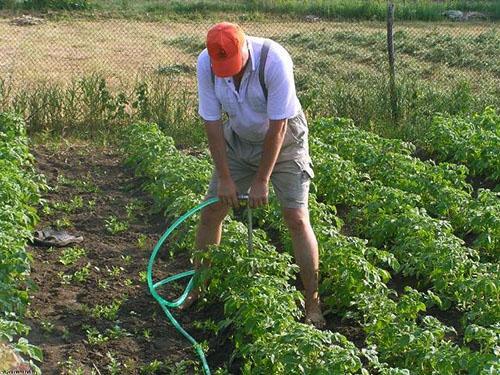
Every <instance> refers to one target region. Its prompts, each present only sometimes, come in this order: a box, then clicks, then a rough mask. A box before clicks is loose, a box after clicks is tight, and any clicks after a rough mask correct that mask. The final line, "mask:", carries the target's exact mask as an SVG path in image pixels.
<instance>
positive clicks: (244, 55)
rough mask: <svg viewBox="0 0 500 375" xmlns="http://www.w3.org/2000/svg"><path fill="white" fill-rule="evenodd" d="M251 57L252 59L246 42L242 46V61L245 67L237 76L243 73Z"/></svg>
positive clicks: (242, 67)
mask: <svg viewBox="0 0 500 375" xmlns="http://www.w3.org/2000/svg"><path fill="white" fill-rule="evenodd" d="M249 57H250V53H249V52H248V44H247V41H246V40H245V43H243V46H241V59H242V63H243V65H242V66H241V70H240V71H239V72H238V73H237V74H241V73H243V71H244V70H245V67H246V64H247V62H248V59H249Z"/></svg>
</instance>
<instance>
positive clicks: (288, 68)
mask: <svg viewBox="0 0 500 375" xmlns="http://www.w3.org/2000/svg"><path fill="white" fill-rule="evenodd" d="M206 45H207V48H206V49H205V50H203V51H202V52H201V53H200V55H199V57H198V66H197V78H198V97H199V114H200V116H201V117H202V118H203V120H204V122H205V128H206V132H207V137H208V144H209V148H210V153H211V155H212V158H213V161H214V164H215V166H214V170H213V174H212V179H211V181H210V184H209V187H208V192H207V195H206V198H207V199H208V198H212V197H216V196H218V197H219V198H220V202H218V203H216V204H213V205H211V206H207V207H206V208H205V209H203V210H202V212H201V219H200V223H199V226H198V228H197V234H196V247H197V248H198V249H205V248H206V247H207V245H209V244H219V243H220V239H221V232H222V221H223V220H224V217H225V216H226V215H227V213H228V210H229V208H230V207H231V206H233V207H236V206H237V205H238V200H237V195H238V194H244V193H248V195H249V204H250V207H252V208H256V207H259V206H260V205H264V204H267V202H268V191H269V181H271V182H272V184H273V187H274V191H275V192H276V196H277V198H278V200H279V202H280V205H281V209H282V213H283V218H284V220H285V222H286V224H287V227H288V229H289V231H290V234H291V238H292V243H293V249H294V253H295V259H296V262H297V264H298V265H299V267H300V274H301V279H302V282H303V284H304V288H305V301H306V322H308V323H311V324H314V325H315V326H316V327H318V328H321V327H323V326H324V324H325V321H324V318H323V315H322V312H321V308H320V301H319V295H318V267H319V260H318V244H317V241H316V237H315V235H314V232H313V230H312V228H311V224H310V222H309V210H308V194H309V185H310V179H311V178H313V177H314V172H313V170H312V167H311V165H312V164H311V159H310V156H309V148H308V140H307V135H308V128H307V123H306V119H305V117H304V113H303V111H302V107H301V105H300V102H299V100H298V98H297V95H296V91H295V82H294V77H293V63H292V60H291V58H290V55H289V54H288V52H287V51H286V50H285V49H284V48H283V47H282V46H281V45H279V44H278V43H276V42H274V41H271V40H268V39H263V38H258V37H252V36H246V35H245V34H244V33H243V31H242V30H241V29H240V27H239V26H238V25H236V24H232V23H226V22H223V23H219V24H216V25H215V26H213V27H212V28H211V29H210V30H209V31H208V33H207V40H206ZM222 112H226V113H227V115H228V118H229V119H228V121H226V122H225V123H223V121H222ZM196 266H197V267H200V265H199V264H197V265H196ZM198 294H199V290H194V291H193V292H192V294H191V295H190V296H189V297H188V299H187V300H186V302H185V304H184V306H183V308H186V307H188V306H189V305H191V304H192V303H193V302H194V301H195V300H196V299H197V297H198Z"/></svg>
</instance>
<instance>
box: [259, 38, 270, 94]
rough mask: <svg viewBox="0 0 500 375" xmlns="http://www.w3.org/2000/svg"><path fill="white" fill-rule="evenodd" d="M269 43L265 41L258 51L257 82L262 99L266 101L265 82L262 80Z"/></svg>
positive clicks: (267, 40)
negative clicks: (260, 88) (262, 95)
mask: <svg viewBox="0 0 500 375" xmlns="http://www.w3.org/2000/svg"><path fill="white" fill-rule="evenodd" d="M270 46H271V43H270V42H269V39H266V40H265V42H264V44H263V45H262V50H261V51H260V61H259V81H260V87H262V91H263V92H264V98H266V101H267V87H266V82H265V80H264V69H265V68H266V61H267V54H268V53H269V47H270Z"/></svg>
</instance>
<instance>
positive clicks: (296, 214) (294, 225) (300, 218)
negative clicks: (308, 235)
mask: <svg viewBox="0 0 500 375" xmlns="http://www.w3.org/2000/svg"><path fill="white" fill-rule="evenodd" d="M283 218H284V219H285V223H286V225H287V227H288V229H289V230H290V231H292V232H301V231H304V230H306V229H307V227H308V226H309V225H310V223H309V210H308V209H307V208H284V209H283Z"/></svg>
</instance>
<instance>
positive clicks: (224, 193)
mask: <svg viewBox="0 0 500 375" xmlns="http://www.w3.org/2000/svg"><path fill="white" fill-rule="evenodd" d="M217 196H218V197H219V199H220V201H221V202H222V203H223V204H225V205H226V206H232V207H234V208H236V207H238V205H239V202H238V195H237V193H236V184H235V183H234V181H233V179H232V178H231V177H228V178H219V183H218V184H217Z"/></svg>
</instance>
